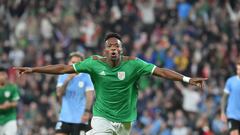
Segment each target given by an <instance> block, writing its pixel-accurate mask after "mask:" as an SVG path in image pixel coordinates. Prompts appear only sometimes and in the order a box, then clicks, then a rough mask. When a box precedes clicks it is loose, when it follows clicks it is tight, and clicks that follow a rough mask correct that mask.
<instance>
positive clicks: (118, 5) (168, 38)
mask: <svg viewBox="0 0 240 135" xmlns="http://www.w3.org/2000/svg"><path fill="white" fill-rule="evenodd" d="M239 22H240V2H239V0H186V1H184V0H121V1H117V0H70V1H68V0H39V1H38V0H0V65H1V66H5V67H7V68H9V77H10V80H11V81H12V82H16V83H17V84H18V86H19V88H20V89H19V90H20V95H21V100H20V102H19V105H18V124H19V131H20V132H19V134H20V135H39V134H40V135H52V134H53V133H54V127H55V122H56V120H57V115H58V110H59V105H58V103H57V101H56V95H55V90H56V89H55V84H56V77H57V76H52V75H40V74H32V75H24V76H23V77H21V78H16V76H15V71H14V70H12V69H11V68H10V67H12V66H43V65H48V64H57V63H64V62H65V60H66V57H67V54H69V53H70V52H72V51H80V52H82V53H84V54H86V56H90V55H92V54H101V48H102V43H103V36H104V34H105V33H106V32H109V31H114V32H118V33H120V34H121V35H122V37H123V41H124V47H125V48H126V50H125V53H126V54H128V55H135V56H138V57H140V58H142V59H144V60H146V61H148V62H151V63H154V64H156V65H158V66H160V67H164V68H170V69H173V70H176V71H178V72H180V73H183V74H185V75H188V76H202V77H208V78H209V80H208V81H207V87H205V88H204V89H203V90H199V89H196V87H189V86H188V85H185V84H182V83H174V82H171V81H167V80H163V79H156V78H148V77H147V78H142V79H141V80H140V86H139V87H140V93H139V101H138V120H137V121H136V123H135V124H134V127H133V133H132V134H133V135H143V134H145V135H191V134H193V135H226V134H227V133H226V130H227V126H226V124H224V123H223V122H221V120H220V115H219V110H220V106H219V104H220V99H221V95H222V92H223V87H224V81H225V80H226V78H227V77H229V76H230V75H233V74H235V67H234V61H235V60H236V58H237V56H238V52H239V49H240V48H239V47H240V37H239V36H240V32H239V30H240V29H239V26H240V25H239V24H240V23H239Z"/></svg>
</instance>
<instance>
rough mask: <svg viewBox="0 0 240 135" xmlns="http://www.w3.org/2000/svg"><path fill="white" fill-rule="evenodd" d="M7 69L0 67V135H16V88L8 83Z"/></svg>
mask: <svg viewBox="0 0 240 135" xmlns="http://www.w3.org/2000/svg"><path fill="white" fill-rule="evenodd" d="M7 80H8V75H7V69H5V68H4V67H0V135H17V120H16V119H17V102H18V100H19V98H20V97H19V93H18V88H17V86H16V85H15V84H11V83H9V82H8V81H7Z"/></svg>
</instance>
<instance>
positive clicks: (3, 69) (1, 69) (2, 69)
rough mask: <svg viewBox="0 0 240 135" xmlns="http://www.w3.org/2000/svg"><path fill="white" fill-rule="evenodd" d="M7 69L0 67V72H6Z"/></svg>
mask: <svg viewBox="0 0 240 135" xmlns="http://www.w3.org/2000/svg"><path fill="white" fill-rule="evenodd" d="M7 70H8V69H7V68H6V67H3V66H0V72H7Z"/></svg>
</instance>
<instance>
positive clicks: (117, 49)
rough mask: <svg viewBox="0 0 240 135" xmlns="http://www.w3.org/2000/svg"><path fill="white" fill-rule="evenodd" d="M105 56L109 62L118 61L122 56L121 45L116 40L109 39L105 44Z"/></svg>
mask: <svg viewBox="0 0 240 135" xmlns="http://www.w3.org/2000/svg"><path fill="white" fill-rule="evenodd" d="M104 54H105V56H106V57H107V58H108V59H110V60H118V59H119V58H120V56H121V54H122V43H121V41H120V40H119V39H117V38H114V37H112V38H109V39H108V40H107V41H106V42H105V49H104Z"/></svg>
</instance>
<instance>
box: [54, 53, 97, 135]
mask: <svg viewBox="0 0 240 135" xmlns="http://www.w3.org/2000/svg"><path fill="white" fill-rule="evenodd" d="M68 59H69V61H68V65H73V64H74V63H77V62H80V61H82V60H83V59H84V56H83V55H82V54H80V53H78V52H73V53H71V54H70V55H69V58H68ZM93 90H94V87H93V84H92V81H91V79H90V76H89V75H88V74H85V73H79V74H76V73H73V74H64V75H60V76H59V77H58V81H57V96H58V98H59V100H60V102H61V112H60V115H59V121H58V122H57V124H56V135H79V133H80V132H81V133H85V132H86V131H88V130H89V129H91V127H90V126H89V124H87V122H88V120H89V119H90V110H91V106H92V102H93V94H94V93H93Z"/></svg>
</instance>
